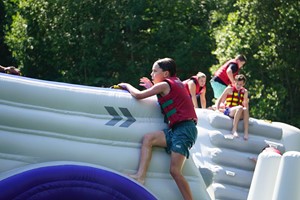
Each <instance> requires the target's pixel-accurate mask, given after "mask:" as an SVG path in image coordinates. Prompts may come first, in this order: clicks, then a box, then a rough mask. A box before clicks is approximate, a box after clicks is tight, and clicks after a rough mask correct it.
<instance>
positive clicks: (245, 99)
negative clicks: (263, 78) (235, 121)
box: [243, 89, 249, 109]
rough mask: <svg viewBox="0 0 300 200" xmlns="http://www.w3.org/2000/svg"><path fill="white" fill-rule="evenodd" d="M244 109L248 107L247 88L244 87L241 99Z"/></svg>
mask: <svg viewBox="0 0 300 200" xmlns="http://www.w3.org/2000/svg"><path fill="white" fill-rule="evenodd" d="M243 107H244V109H248V107H249V98H248V90H246V89H245V93H244V100H243Z"/></svg>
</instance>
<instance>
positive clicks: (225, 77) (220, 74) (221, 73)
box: [214, 59, 240, 85]
mask: <svg viewBox="0 0 300 200" xmlns="http://www.w3.org/2000/svg"><path fill="white" fill-rule="evenodd" d="M232 63H234V64H237V66H238V70H237V71H236V72H235V73H233V78H234V77H235V75H237V74H238V72H239V69H240V66H239V64H238V63H237V61H236V59H231V60H229V61H227V62H226V63H225V64H224V65H222V66H221V67H220V68H219V69H218V70H217V71H216V72H215V74H214V76H217V77H219V78H220V79H221V80H222V81H223V83H225V84H226V85H229V84H230V79H229V78H228V75H227V72H226V71H227V69H228V67H229V65H230V64H232Z"/></svg>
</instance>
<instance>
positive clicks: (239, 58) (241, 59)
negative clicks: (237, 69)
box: [236, 54, 247, 62]
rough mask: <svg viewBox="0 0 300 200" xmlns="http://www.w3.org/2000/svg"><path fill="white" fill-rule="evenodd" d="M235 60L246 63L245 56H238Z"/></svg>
mask: <svg viewBox="0 0 300 200" xmlns="http://www.w3.org/2000/svg"><path fill="white" fill-rule="evenodd" d="M236 59H238V60H240V61H241V62H246V61H247V58H246V56H244V55H242V54H240V55H238V56H237V57H236Z"/></svg>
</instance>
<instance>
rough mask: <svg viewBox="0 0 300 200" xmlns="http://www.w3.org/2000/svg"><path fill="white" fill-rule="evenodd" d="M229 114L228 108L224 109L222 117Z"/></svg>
mask: <svg viewBox="0 0 300 200" xmlns="http://www.w3.org/2000/svg"><path fill="white" fill-rule="evenodd" d="M229 113H230V108H226V109H225V111H224V115H227V116H229Z"/></svg>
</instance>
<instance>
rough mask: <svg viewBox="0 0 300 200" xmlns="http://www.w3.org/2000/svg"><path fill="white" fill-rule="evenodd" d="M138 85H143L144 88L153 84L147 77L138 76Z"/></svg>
mask: <svg viewBox="0 0 300 200" xmlns="http://www.w3.org/2000/svg"><path fill="white" fill-rule="evenodd" d="M140 86H143V87H145V88H146V89H148V88H150V87H152V86H153V83H152V81H150V80H149V78H147V77H142V78H140Z"/></svg>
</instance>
